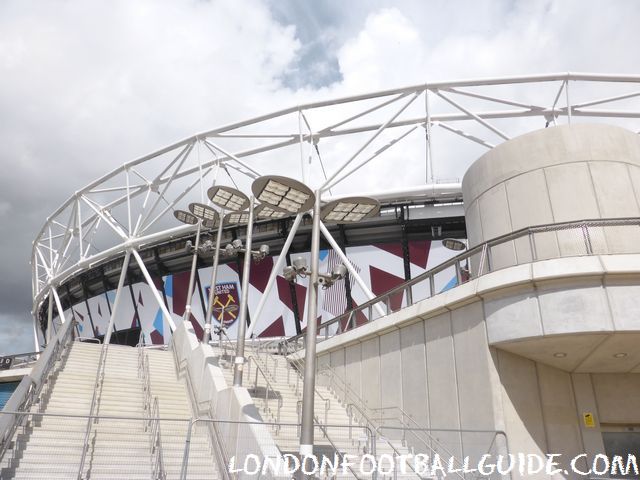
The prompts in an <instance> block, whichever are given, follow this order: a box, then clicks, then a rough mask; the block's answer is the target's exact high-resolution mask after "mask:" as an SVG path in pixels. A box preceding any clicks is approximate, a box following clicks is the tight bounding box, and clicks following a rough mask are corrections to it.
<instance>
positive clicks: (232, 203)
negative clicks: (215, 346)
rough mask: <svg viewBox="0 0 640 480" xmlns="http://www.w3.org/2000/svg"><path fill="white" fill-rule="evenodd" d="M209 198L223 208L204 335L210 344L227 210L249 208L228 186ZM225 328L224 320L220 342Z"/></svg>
mask: <svg viewBox="0 0 640 480" xmlns="http://www.w3.org/2000/svg"><path fill="white" fill-rule="evenodd" d="M207 196H208V197H209V199H210V200H211V203H213V204H214V205H217V206H218V207H220V208H221V213H220V222H219V224H218V235H217V237H216V246H215V250H214V254H213V269H212V270H211V282H210V283H209V285H210V287H209V298H208V299H207V313H206V315H205V323H204V334H203V338H202V341H203V342H204V343H209V340H210V338H211V319H212V317H213V300H214V298H215V291H216V280H217V277H218V262H219V260H220V242H221V240H222V228H223V226H224V223H225V222H224V220H227V218H225V210H228V211H231V212H239V211H242V210H245V209H246V208H247V207H248V206H249V199H248V198H247V196H246V195H245V194H244V193H242V192H241V191H239V190H236V189H235V188H231V187H226V186H215V187H211V188H210V189H209V190H208V191H207ZM223 327H224V325H223V322H222V320H221V321H220V329H221V330H220V341H221V342H222V328H223Z"/></svg>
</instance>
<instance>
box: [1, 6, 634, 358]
mask: <svg viewBox="0 0 640 480" xmlns="http://www.w3.org/2000/svg"><path fill="white" fill-rule="evenodd" d="M638 25H640V1H637V0H556V1H552V0H404V1H402V0H398V1H390V0H389V1H385V0H349V1H344V0H314V1H311V0H308V1H303V0H270V1H268V0H227V1H214V0H212V1H206V0H114V1H110V2H106V1H98V0H41V1H37V0H2V1H0V144H1V145H2V148H1V149H0V167H1V173H0V226H1V227H2V233H3V235H2V237H0V353H12V352H19V351H28V350H30V349H31V348H32V343H31V337H30V336H31V326H30V325H31V323H30V322H31V318H30V312H29V310H30V305H31V286H30V285H31V283H30V267H29V255H30V247H31V241H32V240H33V239H34V237H35V235H36V233H37V231H38V230H39V228H40V227H41V225H42V223H43V222H44V221H45V219H46V217H47V215H48V214H50V213H51V212H52V211H53V210H54V209H55V208H56V207H57V206H58V205H59V204H60V203H62V202H63V201H64V200H65V199H66V198H67V197H68V196H69V195H70V194H71V193H73V191H74V190H76V189H78V188H80V187H82V186H83V185H85V184H87V183H88V182H89V181H90V180H93V179H95V178H97V177H98V176H100V175H102V174H104V173H106V172H107V171H109V170H110V169H112V168H114V167H115V166H118V165H121V164H122V163H123V162H124V161H127V160H130V159H133V158H135V157H137V156H140V155H142V154H144V153H147V152H149V151H151V150H154V149H157V148H159V147H161V146H163V145H166V144H168V143H170V142H172V141H174V140H177V139H181V138H183V137H186V136H188V135H191V134H193V133H195V132H198V131H203V130H206V129H209V128H213V127H215V126H218V125H221V124H226V123H229V122H232V121H235V120H240V119H243V118H247V117H250V116H253V115H257V114H260V113H265V112H269V111H272V110H276V109H280V108H284V107H287V106H290V105H294V104H299V103H303V102H305V101H309V100H311V99H323V98H324V99H326V98H331V97H332V96H342V95H348V94H354V93H364V92H367V91H370V90H375V89H379V88H387V87H396V86H402V85H409V84H414V83H419V82H424V81H425V80H427V79H428V80H430V81H432V80H445V79H455V78H472V77H482V76H498V75H514V74H529V73H545V72H556V71H587V72H616V73H640V61H639V60H640V56H639V54H638V44H639V43H640V34H639V32H640V29H638ZM459 173H460V176H461V173H462V172H459Z"/></svg>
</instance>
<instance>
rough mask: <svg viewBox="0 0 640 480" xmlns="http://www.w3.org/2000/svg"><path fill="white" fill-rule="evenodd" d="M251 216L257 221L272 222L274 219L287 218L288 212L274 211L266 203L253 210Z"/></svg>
mask: <svg viewBox="0 0 640 480" xmlns="http://www.w3.org/2000/svg"><path fill="white" fill-rule="evenodd" d="M253 215H254V216H255V217H256V218H257V219H259V220H264V219H271V220H274V219H278V218H284V217H287V216H289V212H285V211H284V210H276V209H275V208H273V207H271V206H270V205H267V204H266V203H261V204H260V205H258V206H257V207H256V208H255V209H254V211H253Z"/></svg>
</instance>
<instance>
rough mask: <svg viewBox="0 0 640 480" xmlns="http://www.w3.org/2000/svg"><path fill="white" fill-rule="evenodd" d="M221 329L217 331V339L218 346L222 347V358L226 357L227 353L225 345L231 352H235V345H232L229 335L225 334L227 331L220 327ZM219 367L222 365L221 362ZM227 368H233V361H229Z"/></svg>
mask: <svg viewBox="0 0 640 480" xmlns="http://www.w3.org/2000/svg"><path fill="white" fill-rule="evenodd" d="M220 328H221V330H220V332H219V334H218V335H219V336H218V338H219V340H218V348H220V349H222V357H223V358H228V357H229V354H228V353H227V347H228V348H229V349H230V350H231V352H235V346H234V345H233V342H232V341H231V339H230V338H229V336H228V335H227V332H226V330H225V329H224V328H222V327H220ZM211 343H213V341H211ZM219 365H220V367H223V365H222V364H219ZM229 368H231V369H232V368H233V363H231V364H230V365H229Z"/></svg>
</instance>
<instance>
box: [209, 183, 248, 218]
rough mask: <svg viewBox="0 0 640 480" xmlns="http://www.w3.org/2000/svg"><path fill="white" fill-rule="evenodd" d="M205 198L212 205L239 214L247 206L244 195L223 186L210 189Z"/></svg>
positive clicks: (246, 199)
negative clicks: (207, 198)
mask: <svg viewBox="0 0 640 480" xmlns="http://www.w3.org/2000/svg"><path fill="white" fill-rule="evenodd" d="M207 196H208V197H209V199H210V200H211V202H212V203H213V204H214V205H217V206H218V207H220V208H223V209H225V210H228V211H231V212H240V211H242V210H245V209H246V208H247V207H248V206H249V198H247V196H246V195H245V194H244V193H242V192H241V191H240V190H237V189H235V188H232V187H227V186H225V185H217V186H213V187H211V188H210V189H209V190H208V191H207Z"/></svg>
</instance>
